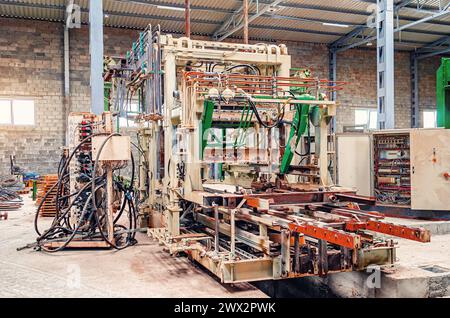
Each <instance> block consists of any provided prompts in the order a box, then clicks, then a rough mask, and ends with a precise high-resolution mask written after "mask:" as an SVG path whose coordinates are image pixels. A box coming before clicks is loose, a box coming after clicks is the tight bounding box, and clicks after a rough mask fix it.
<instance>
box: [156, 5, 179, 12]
mask: <svg viewBox="0 0 450 318" xmlns="http://www.w3.org/2000/svg"><path fill="white" fill-rule="evenodd" d="M156 8H158V9H165V10H172V11H184V8H179V7H168V6H156Z"/></svg>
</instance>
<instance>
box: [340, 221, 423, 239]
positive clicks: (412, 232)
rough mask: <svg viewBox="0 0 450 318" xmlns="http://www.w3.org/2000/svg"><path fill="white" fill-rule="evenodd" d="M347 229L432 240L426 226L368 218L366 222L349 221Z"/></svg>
mask: <svg viewBox="0 0 450 318" xmlns="http://www.w3.org/2000/svg"><path fill="white" fill-rule="evenodd" d="M345 229H346V230H347V231H352V232H356V231H359V230H368V231H373V232H377V233H382V234H387V235H392V236H396V237H400V238H404V239H408V240H412V241H417V242H422V243H428V242H430V240H431V235H430V231H429V230H426V229H424V228H415V227H409V226H404V225H397V224H393V223H386V222H380V221H375V220H368V221H366V222H347V223H346V224H345Z"/></svg>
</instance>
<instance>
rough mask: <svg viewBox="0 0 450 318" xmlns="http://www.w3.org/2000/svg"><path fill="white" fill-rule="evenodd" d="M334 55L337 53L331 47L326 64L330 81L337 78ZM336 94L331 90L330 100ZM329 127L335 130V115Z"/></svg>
mask: <svg viewBox="0 0 450 318" xmlns="http://www.w3.org/2000/svg"><path fill="white" fill-rule="evenodd" d="M336 55H337V53H336V51H335V50H334V49H331V50H330V52H329V57H328V61H329V66H328V70H329V75H328V79H329V80H330V81H333V82H334V81H336V80H337V79H336V76H337V74H336V69H337V64H336V62H337V60H336ZM336 94H337V92H336V91H333V92H332V93H331V96H330V97H331V100H333V101H336ZM331 129H332V131H333V132H336V116H334V117H333V122H332V126H331Z"/></svg>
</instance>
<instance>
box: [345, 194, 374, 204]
mask: <svg viewBox="0 0 450 318" xmlns="http://www.w3.org/2000/svg"><path fill="white" fill-rule="evenodd" d="M336 197H337V198H338V199H342V200H344V201H352V202H356V203H360V204H367V205H375V204H376V202H377V200H376V198H374V197H366V196H361V195H354V194H343V193H338V194H336Z"/></svg>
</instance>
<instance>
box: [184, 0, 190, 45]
mask: <svg viewBox="0 0 450 318" xmlns="http://www.w3.org/2000/svg"><path fill="white" fill-rule="evenodd" d="M184 19H185V23H186V26H185V29H186V37H188V38H190V37H191V0H184Z"/></svg>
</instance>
